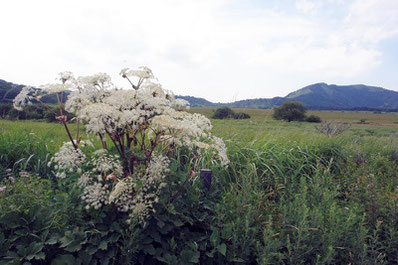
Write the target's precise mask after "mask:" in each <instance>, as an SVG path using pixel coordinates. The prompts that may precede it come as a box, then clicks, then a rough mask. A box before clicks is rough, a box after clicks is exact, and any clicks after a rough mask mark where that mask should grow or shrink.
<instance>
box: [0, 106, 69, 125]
mask: <svg viewBox="0 0 398 265" xmlns="http://www.w3.org/2000/svg"><path fill="white" fill-rule="evenodd" d="M63 114H64V115H66V116H67V120H68V121H70V120H71V119H72V118H73V115H72V114H70V113H68V112H66V111H64V112H63ZM59 115H60V110H59V108H58V107H57V106H55V105H51V106H47V107H46V106H44V105H42V104H33V105H29V106H25V107H24V109H23V110H22V111H18V110H16V109H14V107H13V106H12V104H0V118H2V119H8V120H46V121H48V122H58V121H57V119H56V118H55V117H56V116H59Z"/></svg>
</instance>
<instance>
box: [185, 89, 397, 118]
mask: <svg viewBox="0 0 398 265" xmlns="http://www.w3.org/2000/svg"><path fill="white" fill-rule="evenodd" d="M183 98H184V99H186V100H188V101H189V102H190V103H191V106H197V105H196V101H195V100H190V99H189V98H186V97H183ZM194 99H196V98H194ZM286 100H295V101H298V102H302V103H304V104H305V105H306V106H307V107H308V108H310V109H321V110H390V111H391V110H394V111H396V110H398V92H396V91H392V90H388V89H384V88H381V87H375V86H366V85H347V86H338V85H328V84H325V83H317V84H313V85H309V86H306V87H304V88H301V89H299V90H296V91H295V92H292V93H290V94H288V95H287V96H286V97H275V98H257V99H246V100H240V101H235V102H231V103H225V104H224V103H212V102H210V104H208V105H204V104H201V105H200V106H209V107H210V106H229V107H232V108H273V107H274V106H279V105H281V104H282V102H284V101H286Z"/></svg>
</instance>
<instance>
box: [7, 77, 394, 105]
mask: <svg viewBox="0 0 398 265" xmlns="http://www.w3.org/2000/svg"><path fill="white" fill-rule="evenodd" d="M22 87H23V85H17V84H13V83H10V82H7V81H4V80H1V79H0V100H1V101H0V103H11V102H12V100H13V98H14V97H15V96H16V95H18V93H19V92H20V91H21V89H22ZM177 98H183V99H185V100H187V101H188V102H189V103H190V104H191V106H192V107H218V106H228V107H232V108H264V109H269V108H273V107H275V106H279V105H281V104H282V102H284V101H286V100H295V101H298V102H302V103H304V104H305V105H306V106H307V107H308V108H310V109H322V110H386V111H397V110H398V92H396V91H392V90H388V89H384V88H382V87H375V86H366V85H347V86H339V85H328V84H326V83H317V84H313V85H309V86H306V87H303V88H301V89H299V90H296V91H294V92H292V93H290V94H288V95H287V96H286V97H274V98H257V99H246V100H239V101H235V102H231V103H213V102H210V101H208V100H206V99H204V98H198V97H191V96H177ZM42 100H43V101H45V102H46V103H57V100H56V97H55V96H54V95H50V96H46V97H43V99H42Z"/></svg>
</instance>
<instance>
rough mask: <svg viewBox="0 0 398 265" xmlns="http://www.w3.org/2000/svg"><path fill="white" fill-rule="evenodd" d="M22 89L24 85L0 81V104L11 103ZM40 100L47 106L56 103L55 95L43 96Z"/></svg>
mask: <svg viewBox="0 0 398 265" xmlns="http://www.w3.org/2000/svg"><path fill="white" fill-rule="evenodd" d="M23 87H24V85H17V84H13V83H11V82H7V81H4V80H2V79H0V103H12V100H13V99H14V98H15V97H16V96H17V95H18V94H19V92H21V89H22V88H23ZM41 100H42V101H43V102H45V103H48V104H56V103H57V98H56V96H55V95H48V96H44V97H43V98H42V99H41ZM65 100H66V99H64V101H65Z"/></svg>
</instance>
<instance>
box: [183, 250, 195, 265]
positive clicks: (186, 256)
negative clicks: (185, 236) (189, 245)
mask: <svg viewBox="0 0 398 265" xmlns="http://www.w3.org/2000/svg"><path fill="white" fill-rule="evenodd" d="M199 257H200V252H199V251H193V250H183V251H181V253H180V258H181V261H183V262H192V263H198V262H199Z"/></svg>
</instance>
